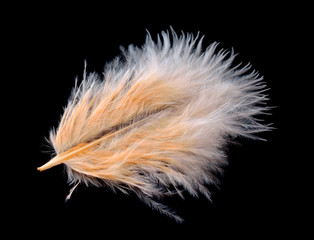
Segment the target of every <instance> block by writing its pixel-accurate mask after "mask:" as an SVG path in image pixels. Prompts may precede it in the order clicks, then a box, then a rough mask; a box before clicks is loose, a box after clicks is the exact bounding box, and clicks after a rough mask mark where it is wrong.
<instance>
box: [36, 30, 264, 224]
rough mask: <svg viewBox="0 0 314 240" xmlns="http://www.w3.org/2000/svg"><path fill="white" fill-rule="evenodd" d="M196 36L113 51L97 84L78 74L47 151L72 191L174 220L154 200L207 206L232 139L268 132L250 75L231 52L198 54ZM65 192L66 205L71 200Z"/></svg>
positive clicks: (257, 80)
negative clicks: (86, 188)
mask: <svg viewBox="0 0 314 240" xmlns="http://www.w3.org/2000/svg"><path fill="white" fill-rule="evenodd" d="M202 40H203V38H199V37H198V35H197V36H196V37H194V36H193V35H191V34H186V35H185V34H182V35H181V36H177V34H176V33H175V32H174V31H173V30H171V33H169V32H162V33H161V37H160V36H159V35H158V40H157V42H156V43H155V42H154V41H153V40H152V38H151V36H150V34H148V35H147V38H146V42H145V44H144V45H143V46H142V47H141V48H138V47H135V46H133V45H130V46H129V47H128V49H127V50H125V49H122V57H123V59H121V58H119V57H118V58H116V59H115V60H114V61H113V62H111V63H110V64H107V65H106V67H105V71H104V74H103V76H99V75H97V74H96V73H91V74H87V73H86V65H85V71H84V74H83V80H82V82H81V83H80V84H79V85H78V84H76V86H75V87H74V89H73V91H72V95H71V97H70V99H69V102H68V105H67V107H66V108H65V109H64V114H63V116H62V118H61V120H60V123H59V126H58V128H57V129H56V130H52V131H51V132H50V142H51V145H52V146H53V148H54V150H55V153H56V156H55V157H54V158H52V159H51V160H50V161H49V162H48V163H46V164H44V165H43V166H41V167H39V168H38V170H40V171H43V170H46V169H49V168H51V167H53V166H56V165H58V164H64V165H65V167H66V172H67V176H68V180H69V183H70V184H73V185H75V186H74V188H75V187H76V186H77V185H78V184H80V183H84V184H86V185H96V186H104V185H108V186H110V187H112V188H113V189H120V190H121V191H122V192H124V193H128V192H134V193H135V194H136V195H137V196H138V197H139V198H140V199H141V200H142V201H143V202H145V203H146V204H148V205H149V206H150V207H152V208H153V209H156V210H159V211H160V212H161V213H163V214H166V215H168V216H169V217H172V218H174V219H175V220H176V221H178V222H181V221H182V220H183V219H182V218H181V217H179V216H178V215H177V214H176V213H175V212H174V211H172V210H170V209H169V208H167V207H166V206H164V205H163V204H161V203H160V202H159V200H160V199H161V198H162V197H164V196H167V195H171V194H179V195H180V196H182V190H185V191H186V192H188V193H189V194H191V195H193V196H198V195H199V194H200V193H201V194H203V195H205V196H206V197H207V198H208V199H210V192H209V190H208V188H207V186H208V185H210V184H214V185H216V184H217V182H218V181H217V173H219V172H221V171H222V167H223V166H224V165H225V164H227V159H226V155H225V153H224V148H225V146H226V144H227V143H228V142H230V141H233V140H234V139H235V138H236V137H239V136H242V137H248V138H253V139H258V137H257V136H256V135H255V133H258V132H261V131H266V130H269V129H270V127H269V125H264V124H261V123H260V121H259V120H258V119H256V117H257V116H260V115H261V114H263V113H265V111H267V110H268V107H267V106H266V104H265V103H266V100H267V97H266V95H265V94H264V92H265V84H264V83H263V82H262V77H259V75H258V73H257V72H255V71H251V72H250V71H249V69H250V66H249V65H246V66H245V67H240V66H236V67H233V66H232V63H233V60H234V58H235V54H234V53H233V51H231V52H228V51H225V50H220V51H216V48H217V45H218V44H217V43H213V44H211V45H210V46H209V47H208V48H207V49H206V50H202ZM74 188H72V190H71V192H70V194H69V196H68V197H67V198H69V197H70V196H71V194H72V192H73V190H74Z"/></svg>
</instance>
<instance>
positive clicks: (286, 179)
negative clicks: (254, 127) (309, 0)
mask: <svg viewBox="0 0 314 240" xmlns="http://www.w3.org/2000/svg"><path fill="white" fill-rule="evenodd" d="M28 7H29V6H28ZM30 7H31V8H32V6H30ZM34 7H35V6H34ZM83 8H84V6H83ZM99 8H100V7H99V6H93V7H91V8H88V9H85V11H77V10H76V9H75V8H72V7H69V8H64V7H56V8H51V7H49V6H42V7H40V8H39V9H40V11H39V10H38V11H36V10H33V11H32V12H28V11H23V10H22V9H21V12H22V13H23V14H20V13H19V12H17V13H15V15H11V19H15V20H16V21H15V22H14V23H13V24H11V25H9V24H8V25H6V30H8V31H6V32H5V34H4V35H3V36H4V38H5V39H6V40H7V43H6V44H4V45H3V50H4V51H5V50H6V51H7V53H9V54H8V57H6V58H5V59H6V63H9V66H10V67H12V69H10V68H7V71H6V72H8V73H9V80H8V81H6V82H7V83H9V84H10V86H9V87H4V85H3V88H2V90H3V94H5V93H6V91H8V93H9V94H10V96H12V97H10V98H6V99H7V100H6V102H5V104H4V107H8V110H6V112H7V113H8V116H9V117H8V118H6V119H5V120H7V121H8V125H5V126H8V127H7V128H9V126H12V125H10V124H13V126H14V127H12V128H13V129H12V128H10V129H12V130H11V131H10V134H9V135H8V137H7V138H6V140H7V141H8V142H9V144H8V146H6V150H8V151H10V152H11V153H12V154H10V155H9V157H8V156H7V157H5V159H6V160H7V161H6V162H10V164H9V165H10V167H9V168H4V169H3V173H4V174H8V175H4V174H3V176H7V177H6V180H7V182H8V183H5V184H4V186H6V187H8V189H7V191H8V194H6V195H5V197H3V198H4V199H5V200H7V201H6V204H4V205H3V212H4V211H5V212H6V214H5V215H3V216H5V219H6V223H8V225H9V226H13V227H14V228H13V229H15V230H9V231H10V233H11V234H20V233H23V234H31V235H34V236H39V237H41V236H42V237H43V238H46V237H48V236H51V235H57V236H58V235H60V236H61V235H62V236H63V235H68V236H87V237H99V238H100V239H102V238H101V237H104V238H109V236H108V235H110V234H112V233H113V234H114V237H119V236H120V235H125V236H128V237H133V236H134V237H141V236H146V237H152V236H156V235H160V236H164V237H166V236H170V235H174V236H178V235H180V236H181V235H183V236H187V234H189V233H192V234H194V235H196V236H206V238H208V239H215V238H214V236H215V237H216V236H218V237H219V239H221V238H223V237H225V236H233V237H235V236H247V237H249V238H251V239H255V238H256V237H270V236H274V235H276V236H283V235H286V234H287V233H288V234H292V233H296V234H298V235H299V234H302V233H303V230H304V229H306V227H305V228H302V230H300V229H299V228H297V227H296V223H297V222H300V221H301V220H300V218H301V214H306V212H303V210H301V207H302V203H296V199H299V198H300V196H301V191H302V190H301V186H300V185H302V184H300V183H299V182H298V181H297V180H298V178H297V177H296V173H297V172H299V171H302V170H301V167H300V166H301V165H302V164H303V163H302V161H303V157H302V156H301V154H300V153H299V152H298V151H296V150H295V148H296V146H297V144H299V143H300V142H302V138H300V137H296V136H297V135H296V134H298V133H299V131H300V129H298V128H296V127H295V126H296V125H297V120H299V117H298V116H301V115H302V112H303V109H302V108H301V107H299V106H300V105H297V103H296V98H299V97H296V96H297V94H299V91H300V89H299V88H298V87H297V86H296V84H295V82H298V81H303V80H302V79H299V78H300V75H294V73H293V69H295V68H297V67H296V60H295V59H296V58H295V57H293V55H294V54H296V53H297V52H298V51H299V49H300V48H299V47H300V45H297V44H296V42H295V40H294V39H295V38H297V39H298V40H301V42H302V41H303V38H304V39H305V36H303V28H302V27H303V26H305V25H304V24H303V22H302V19H300V18H299V19H298V20H301V21H295V19H296V18H295V11H297V12H299V13H300V14H301V15H302V11H301V10H299V9H294V6H289V8H288V7H287V6H285V7H284V6H279V7H276V8H275V7H274V6H272V7H266V8H265V10H264V9H261V8H260V7H258V6H249V5H245V6H240V7H239V9H240V10H238V9H237V10H235V9H233V7H230V9H229V11H226V9H225V8H223V7H214V6H212V8H209V10H208V12H206V14H205V13H199V12H198V11H200V9H198V10H197V11H196V12H195V11H194V15H195V16H194V15H193V17H192V15H190V14H188V13H183V12H180V11H177V12H174V13H173V15H174V14H176V15H175V17H174V18H172V19H171V20H166V19H165V18H164V17H163V13H164V12H163V11H160V12H159V13H158V15H157V16H156V18H155V17H153V16H149V15H150V14H149V11H147V7H146V8H145V7H144V9H143V10H142V11H140V13H137V14H134V16H132V15H133V14H130V12H129V15H127V16H126V15H125V14H124V13H122V12H121V11H119V8H112V7H109V6H103V7H102V8H101V9H99ZM199 8H202V7H201V6H199ZM145 9H146V10H145ZM161 9H162V8H161ZM257 9H260V11H258V10H257ZM49 10H51V11H49ZM97 10H98V11H97ZM191 11H192V12H193V10H192V9H191ZM111 12H112V13H111ZM198 13H199V14H198ZM200 16H202V17H200ZM135 17H137V18H139V19H140V20H138V21H135ZM148 17H150V18H148ZM170 26H172V27H173V28H174V30H175V31H176V32H177V33H180V31H181V30H182V31H184V32H189V33H194V34H196V33H197V32H198V31H199V32H200V34H201V35H205V38H204V42H203V46H204V48H206V47H207V46H208V45H209V44H210V43H212V42H214V41H217V42H220V45H219V49H220V48H225V49H231V48H233V49H234V50H235V52H236V53H239V55H238V57H237V59H236V63H239V62H243V63H244V64H246V63H248V62H250V63H251V64H252V66H253V68H254V69H256V70H257V71H259V73H260V74H261V75H263V76H264V79H265V82H266V83H267V86H268V87H269V88H270V90H269V91H268V94H269V97H270V101H269V105H270V106H275V107H276V108H274V109H273V110H272V111H271V112H272V115H271V116H264V118H265V120H266V122H267V123H270V122H272V123H273V126H274V127H275V128H276V130H274V131H272V132H267V133H263V134H261V135H260V136H262V137H264V138H265V139H267V141H266V142H262V141H251V140H250V141H249V140H245V139H239V143H240V144H239V145H234V146H230V147H229V150H228V152H227V153H228V156H229V157H228V159H229V162H230V164H229V166H227V167H226V168H225V171H224V176H221V177H220V180H221V183H220V185H219V188H215V187H210V188H211V189H212V192H213V196H212V203H211V202H209V201H207V200H206V199H205V198H204V197H200V198H198V199H197V198H192V197H190V196H188V195H187V194H186V195H185V197H186V199H185V200H182V199H180V198H178V197H173V198H171V199H165V201H164V202H165V203H167V204H168V205H169V206H170V207H171V208H173V209H174V210H176V211H177V212H178V214H179V215H181V216H182V217H183V218H184V219H185V222H184V223H183V224H176V223H175V222H174V221H173V220H171V219H168V218H167V217H166V216H163V215H160V214H159V213H158V212H156V211H153V210H151V209H149V208H148V207H146V206H145V205H144V204H142V203H141V202H140V201H139V200H138V199H137V198H136V197H134V196H132V195H131V196H125V195H123V194H121V193H119V192H117V193H113V192H112V191H111V190H110V189H107V188H93V187H90V188H87V187H85V186H83V185H81V186H79V187H78V188H77V190H76V191H75V192H74V194H73V195H72V198H71V199H70V200H69V201H68V202H66V203H65V202H64V199H65V196H66V195H67V194H68V191H69V189H70V187H69V186H68V185H67V183H66V177H65V174H64V169H63V167H62V166H57V167H54V168H52V169H50V170H47V171H45V172H41V173H40V172H38V171H37V170H36V168H37V167H38V166H41V165H42V164H44V163H45V162H47V161H48V160H49V159H50V156H51V153H49V152H46V151H49V148H48V147H47V144H46V142H45V140H44V138H45V137H48V134H49V130H50V129H51V128H52V127H56V126H57V124H58V121H59V119H60V116H61V114H62V111H63V107H64V106H65V105H66V103H67V99H68V97H69V94H70V91H71V89H72V87H73V86H74V81H75V78H76V77H78V78H79V79H82V74H83V69H84V61H85V60H86V61H87V71H88V72H93V71H95V72H98V73H101V72H102V71H103V67H104V65H105V63H106V62H110V61H111V60H112V59H113V58H114V57H115V56H117V55H119V54H120V50H119V47H120V46H124V47H127V46H128V45H129V44H134V45H137V46H141V45H142V44H143V43H144V40H145V37H146V30H148V31H149V32H150V33H151V35H152V37H153V39H156V36H157V33H160V32H161V31H163V30H169V27H170ZM11 84H12V85H11ZM301 95H302V94H301ZM13 100H14V101H13ZM13 116H14V117H13ZM5 128H6V127H5ZM303 141H304V140H303ZM11 162H12V164H11ZM7 230H8V229H7ZM144 230H145V231H147V232H148V233H145V234H146V235H145V234H144V232H143V231H144ZM147 234H148V235H147Z"/></svg>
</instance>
